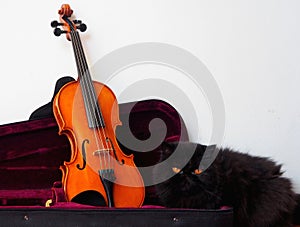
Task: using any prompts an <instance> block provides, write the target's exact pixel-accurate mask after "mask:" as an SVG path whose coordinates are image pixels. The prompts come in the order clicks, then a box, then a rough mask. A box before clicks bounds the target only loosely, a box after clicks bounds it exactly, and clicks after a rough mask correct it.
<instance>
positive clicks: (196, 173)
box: [194, 169, 202, 175]
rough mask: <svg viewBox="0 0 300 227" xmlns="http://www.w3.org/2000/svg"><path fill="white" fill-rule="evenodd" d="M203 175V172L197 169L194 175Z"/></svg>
mask: <svg viewBox="0 0 300 227" xmlns="http://www.w3.org/2000/svg"><path fill="white" fill-rule="evenodd" d="M201 173H202V170H201V169H195V171H194V174H195V175H199V174H201Z"/></svg>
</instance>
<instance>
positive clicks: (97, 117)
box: [70, 31, 105, 128]
mask: <svg viewBox="0 0 300 227" xmlns="http://www.w3.org/2000/svg"><path fill="white" fill-rule="evenodd" d="M70 34H71V41H72V45H73V50H74V55H75V60H76V65H77V72H78V80H79V82H80V87H81V92H82V96H83V101H84V106H85V110H86V116H87V120H88V125H89V127H90V128H99V127H101V128H104V127H105V124H104V119H103V115H102V112H101V109H100V106H99V103H98V98H97V96H96V92H95V88H94V84H93V81H92V78H91V75H90V71H89V67H88V64H87V61H86V57H85V54H84V50H83V47H82V43H81V40H80V37H79V33H78V32H77V31H71V32H70Z"/></svg>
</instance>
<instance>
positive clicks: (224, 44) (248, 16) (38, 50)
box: [0, 0, 300, 192]
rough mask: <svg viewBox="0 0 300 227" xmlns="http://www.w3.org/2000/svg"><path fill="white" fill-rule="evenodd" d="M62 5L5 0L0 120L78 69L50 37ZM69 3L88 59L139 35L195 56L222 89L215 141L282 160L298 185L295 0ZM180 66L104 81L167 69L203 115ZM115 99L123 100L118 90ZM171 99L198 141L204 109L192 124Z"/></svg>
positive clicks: (299, 22)
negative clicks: (220, 131)
mask: <svg viewBox="0 0 300 227" xmlns="http://www.w3.org/2000/svg"><path fill="white" fill-rule="evenodd" d="M62 3H63V2H61V1H37V0H28V1H19V2H17V3H16V2H15V1H2V3H1V7H0V20H1V22H2V25H1V28H2V31H1V42H0V61H1V83H0V97H1V99H0V103H1V113H0V124H6V123H10V122H16V121H22V120H26V119H28V117H29V115H30V113H31V112H32V111H33V110H34V109H36V108H37V107H39V106H41V105H43V104H45V103H47V102H48V101H49V100H50V99H51V97H52V93H53V89H54V84H55V81H56V80H57V79H58V78H59V77H61V76H64V75H71V76H74V77H76V67H75V63H74V58H73V52H72V49H71V45H70V43H68V42H67V41H66V39H65V38H64V37H59V38H57V37H55V36H54V35H53V33H52V30H53V29H52V28H51V27H50V22H51V21H52V20H54V19H57V18H58V14H57V10H58V9H59V8H60V6H61V4H62ZM68 3H69V4H70V5H71V7H72V8H73V10H74V15H75V16H76V18H78V19H82V20H83V21H84V22H85V23H86V24H87V26H88V31H87V32H86V33H84V34H82V41H83V44H84V47H85V50H86V53H87V58H88V61H89V63H90V65H93V64H95V63H96V62H97V61H98V60H99V59H101V58H102V57H103V56H105V55H106V54H108V53H110V52H111V51H114V50H116V49H118V48H121V47H123V46H126V45H130V44H135V43H141V42H159V43H167V44H171V45H175V46H177V47H180V48H182V49H184V50H186V51H188V52H190V53H191V54H193V55H195V56H196V57H197V58H198V59H199V60H200V61H202V62H203V63H204V64H205V65H206V67H207V68H208V70H209V71H210V72H211V74H212V75H213V77H214V79H215V80H216V82H217V84H218V86H219V88H220V91H221V93H222V97H223V100H224V105H225V110H226V131H225V135H224V139H223V141H222V144H223V145H224V146H225V145H226V146H231V147H234V148H237V149H241V151H244V152H249V153H251V154H255V155H262V156H270V157H272V158H274V159H275V160H277V161H278V162H280V163H283V168H284V170H286V173H285V175H286V176H288V177H291V178H292V179H293V182H294V183H295V188H296V190H297V191H298V192H300V170H299V168H298V161H299V157H298V156H299V155H298V152H299V148H300V145H299V142H298V141H299V138H300V105H299V104H300V95H299V91H298V87H299V85H300V64H299V62H298V61H299V59H300V56H299V55H300V44H299V42H300V29H299V28H300V14H299V10H300V2H299V1H298V0H227V1H223V0H211V1H202V0H189V1H180V0H164V1H159V0H149V1H138V0H132V1H117V0H114V1H88V0H87V1H78V0H77V1H75V0H73V1H69V2H68ZM178 73H179V72H178V71H177V72H175V71H174V70H172V69H165V68H164V67H161V66H157V65H152V66H149V65H144V66H137V67H131V68H130V69H127V70H124V71H123V72H120V74H119V75H118V76H117V77H116V78H118V79H116V78H115V79H114V80H111V81H109V82H108V85H109V86H110V87H111V88H112V89H113V90H114V92H115V93H116V94H117V95H118V96H120V93H121V91H122V89H124V88H126V86H129V85H130V83H133V82H134V81H135V80H136V81H137V80H140V79H141V78H140V76H142V78H151V77H159V76H160V75H164V79H165V80H169V81H172V82H173V83H175V84H176V85H177V86H179V87H180V86H183V87H182V89H183V90H184V91H185V92H187V93H188V95H189V97H190V98H191V102H192V103H194V105H195V106H196V108H197V110H198V111H199V113H200V112H205V113H207V112H208V110H207V109H209V106H208V105H207V106H206V107H205V104H204V105H199V106H197V102H198V100H201V99H203V97H204V96H205V95H203V94H202V96H203V97H200V96H201V93H200V94H195V93H194V92H195V91H193V90H192V89H191V90H190V89H188V86H189V85H184V84H185V83H184V82H183V81H184V78H182V75H181V77H180V75H177V76H178V78H181V79H176V80H175V81H174V80H173V78H174V77H176V76H175V74H178ZM130 75H131V76H130ZM125 76H128V80H127V79H124V78H126V77H125ZM199 76H201V75H199ZM100 78H101V77H100ZM176 78H177V77H176ZM184 86H187V87H184ZM153 97H156V94H153ZM162 98H163V97H162ZM119 101H120V102H125V101H128V100H126V98H122V97H120V100H119ZM175 106H176V105H175ZM176 107H177V108H178V109H179V111H180V113H181V114H182V115H183V117H184V120H185V122H186V124H187V126H188V129H189V133H190V136H191V140H193V141H200V142H202V141H203V138H205V137H207V135H206V134H207V133H209V131H210V130H209V129H208V128H209V127H210V126H211V125H212V124H213V123H211V122H210V120H209V119H210V118H209V116H208V115H207V114H204V115H203V116H204V118H205V117H207V119H201V116H202V115H201V114H199V115H198V118H200V119H198V121H199V122H197V124H195V123H194V121H195V119H191V118H189V117H188V116H189V113H186V112H185V110H184V109H181V108H180V106H176ZM205 108H206V109H205ZM198 130H199V131H200V132H201V133H200V134H199V135H198V133H197V131H198Z"/></svg>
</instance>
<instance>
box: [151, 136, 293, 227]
mask: <svg viewBox="0 0 300 227" xmlns="http://www.w3.org/2000/svg"><path fill="white" fill-rule="evenodd" d="M206 148H207V147H206V146H203V145H201V144H194V143H189V142H181V143H179V146H178V143H164V144H163V145H162V148H161V157H160V161H164V160H165V159H167V158H168V157H169V156H170V155H171V154H172V152H173V151H174V150H175V149H179V150H178V153H177V152H176V154H178V157H177V158H176V159H175V160H172V161H170V163H168V165H166V166H164V167H161V166H159V165H157V167H156V168H155V169H154V173H153V176H154V180H155V179H158V178H160V179H162V178H164V176H166V177H167V176H168V175H170V174H173V176H172V177H171V178H169V179H167V180H165V181H163V182H162V183H159V184H157V185H156V192H157V195H158V198H159V199H160V202H161V205H164V206H166V207H172V208H174V207H176V208H198V209H219V208H220V207H221V206H231V207H233V212H234V226H235V227H291V226H292V223H291V222H292V214H293V210H294V207H295V205H296V202H295V194H294V192H293V190H292V184H291V182H290V180H289V179H287V178H285V177H283V176H282V172H281V165H278V164H276V163H275V162H273V161H272V160H270V159H268V158H263V157H254V156H250V155H248V154H245V153H240V152H236V151H233V150H231V149H220V150H219V153H218V155H217V157H216V159H215V160H214V162H213V163H212V164H211V165H210V166H209V167H208V168H207V169H206V170H205V171H203V172H202V173H200V174H199V172H197V171H195V170H196V169H198V168H199V164H200V161H201V159H202V157H203V154H204V151H205V149H206ZM176 151H177V150H176ZM191 152H194V153H193V154H192V153H191ZM187 154H190V156H189V157H191V155H192V158H191V159H188V157H187V156H188V155H187ZM184 159H186V161H185V163H187V164H186V165H185V166H184V167H182V168H177V169H176V168H175V169H174V167H177V165H178V163H176V162H177V161H178V160H184ZM176 160H177V161H176ZM174 171H175V172H177V171H178V173H177V174H175V173H174Z"/></svg>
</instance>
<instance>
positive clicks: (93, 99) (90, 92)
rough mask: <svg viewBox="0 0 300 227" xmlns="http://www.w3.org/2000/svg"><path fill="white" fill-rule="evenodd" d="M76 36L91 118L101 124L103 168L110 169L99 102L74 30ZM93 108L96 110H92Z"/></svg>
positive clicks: (109, 158) (109, 157)
mask: <svg viewBox="0 0 300 227" xmlns="http://www.w3.org/2000/svg"><path fill="white" fill-rule="evenodd" d="M76 37H77V40H78V45H80V48H79V50H80V56H82V58H81V59H82V63H83V67H84V72H85V76H84V78H83V79H84V81H85V84H86V86H87V88H88V89H86V90H87V91H88V95H89V97H90V98H91V103H92V115H93V119H94V120H95V121H97V120H99V119H100V121H101V123H100V122H98V121H97V123H100V126H103V127H102V129H101V130H99V131H98V130H96V131H97V132H98V134H99V137H100V138H101V143H102V144H103V145H104V163H105V168H108V169H110V168H111V156H110V150H111V149H110V146H109V143H108V141H107V140H106V138H107V136H106V133H105V127H104V126H105V124H104V119H103V115H102V114H101V110H100V107H99V104H98V99H97V97H96V94H95V88H94V85H93V82H92V80H91V76H90V72H89V69H88V65H87V62H86V60H85V57H84V53H83V48H82V45H81V42H80V37H79V33H78V32H76ZM94 110H95V111H96V112H94ZM96 127H98V125H96ZM102 136H103V138H104V142H103V140H102Z"/></svg>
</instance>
